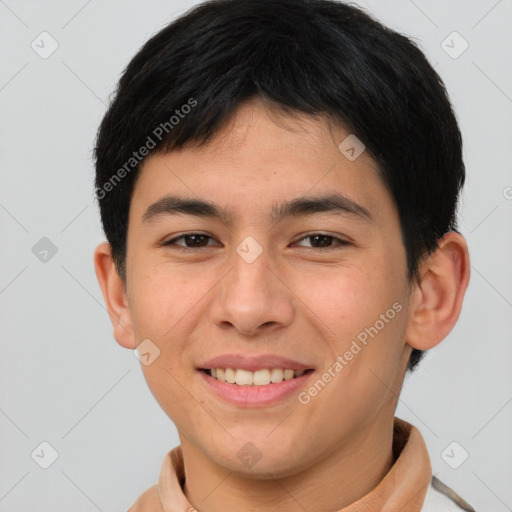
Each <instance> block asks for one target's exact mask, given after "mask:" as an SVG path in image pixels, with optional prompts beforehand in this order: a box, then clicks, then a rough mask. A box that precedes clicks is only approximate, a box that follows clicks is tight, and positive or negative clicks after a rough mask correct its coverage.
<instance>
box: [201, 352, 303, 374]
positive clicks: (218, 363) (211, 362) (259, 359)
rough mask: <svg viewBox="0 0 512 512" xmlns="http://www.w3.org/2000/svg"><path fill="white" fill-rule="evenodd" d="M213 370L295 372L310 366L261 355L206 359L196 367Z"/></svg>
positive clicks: (225, 355)
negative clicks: (281, 370) (276, 370)
mask: <svg viewBox="0 0 512 512" xmlns="http://www.w3.org/2000/svg"><path fill="white" fill-rule="evenodd" d="M214 368H233V369H236V368H240V369H241V370H248V371H251V372H255V371H256V370H261V369H267V368H268V369H272V368H282V369H283V370H287V369H290V370H296V371H299V370H309V369H312V367H311V366H310V365H306V364H303V363H300V362H298V361H294V360H293V359H289V358H287V357H282V356H277V355H272V354H261V355H257V356H250V355H247V354H246V355H241V354H240V355H237V354H224V355H219V356H216V357H213V358H212V359H208V360H207V361H205V362H203V363H201V364H200V365H199V366H198V369H200V370H211V369H214Z"/></svg>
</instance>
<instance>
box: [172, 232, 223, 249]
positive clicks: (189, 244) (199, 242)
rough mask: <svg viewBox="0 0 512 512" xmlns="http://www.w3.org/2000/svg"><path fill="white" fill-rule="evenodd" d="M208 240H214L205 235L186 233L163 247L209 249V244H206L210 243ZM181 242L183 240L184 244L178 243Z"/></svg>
mask: <svg viewBox="0 0 512 512" xmlns="http://www.w3.org/2000/svg"><path fill="white" fill-rule="evenodd" d="M208 239H210V240H213V238H212V237H211V236H209V235H205V234H204V233H185V234H184V235H181V236H178V237H176V238H173V239H172V240H169V241H167V242H164V243H163V244H162V245H164V246H170V245H176V246H180V247H184V248H185V249H201V248H203V247H208V245H209V244H208V243H205V242H207V241H208ZM179 240H183V241H184V244H183V243H178V241H179Z"/></svg>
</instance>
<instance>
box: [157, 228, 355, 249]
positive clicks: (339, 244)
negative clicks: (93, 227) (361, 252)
mask: <svg viewBox="0 0 512 512" xmlns="http://www.w3.org/2000/svg"><path fill="white" fill-rule="evenodd" d="M192 236H203V237H206V238H209V239H211V240H213V237H211V236H210V235H207V234H205V233H198V232H195V231H194V232H191V233H184V234H183V235H180V236H178V237H176V238H173V239H172V240H169V241H167V242H164V243H163V244H162V245H163V246H164V247H169V246H172V245H174V246H175V247H174V248H175V249H176V250H178V251H181V252H190V251H194V252H197V251H200V250H202V249H207V248H208V247H212V246H209V245H206V246H204V247H186V246H179V245H177V244H176V243H175V242H176V241H177V240H181V239H182V238H187V237H192ZM315 236H323V237H326V238H330V239H332V240H333V241H336V243H337V245H336V246H329V247H306V249H311V250H313V251H315V250H316V251H318V250H320V251H324V252H325V251H326V250H334V249H336V248H340V247H344V246H347V245H349V242H346V241H345V240H342V239H341V238H337V237H335V236H333V235H327V234H325V233H310V234H308V235H306V236H304V237H302V238H301V239H300V240H298V242H302V241H303V240H305V239H307V238H313V237H315Z"/></svg>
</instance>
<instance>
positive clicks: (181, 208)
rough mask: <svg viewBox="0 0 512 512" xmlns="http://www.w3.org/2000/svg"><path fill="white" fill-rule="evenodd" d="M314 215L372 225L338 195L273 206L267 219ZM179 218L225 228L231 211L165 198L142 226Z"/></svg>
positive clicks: (367, 215)
mask: <svg viewBox="0 0 512 512" xmlns="http://www.w3.org/2000/svg"><path fill="white" fill-rule="evenodd" d="M316 213H328V214H334V215H340V214H341V215H348V216H351V217H354V218H357V219H359V220H364V221H367V222H372V221H373V217H372V215H371V213H370V211H369V210H368V209H367V208H365V207H364V206H362V205H361V204H359V203H357V202H356V201H354V200H353V199H350V198H348V197H346V196H344V195H342V194H338V193H335V194H328V195H323V196H308V197H300V198H297V199H292V200H291V201H287V202H285V203H281V204H277V205H274V206H273V207H272V209H271V214H270V215H271V217H272V220H273V221H274V222H276V223H277V222H280V221H281V220H283V219H285V218H288V217H299V216H304V215H314V214H316ZM179 214H184V215H193V216H195V217H202V218H212V219H218V220H220V221H221V222H223V223H224V224H226V225H228V226H229V225H232V224H233V222H234V217H235V216H234V213H233V211H232V210H230V209H227V208H223V207H221V206H219V205H217V204H215V203H213V202H211V201H207V200H203V199H191V198H184V197H178V196H172V195H165V196H164V197H162V198H160V199H159V200H158V201H156V202H155V203H153V204H152V205H150V206H149V207H148V209H147V210H146V212H145V213H144V215H143V216H142V223H143V224H147V223H150V222H152V221H153V220H155V219H157V218H159V217H162V216H167V215H179Z"/></svg>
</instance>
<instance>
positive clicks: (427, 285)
mask: <svg viewBox="0 0 512 512" xmlns="http://www.w3.org/2000/svg"><path fill="white" fill-rule="evenodd" d="M469 273H470V263H469V253H468V247H467V244H466V240H465V239H464V237H463V236H462V235H460V234H458V233H455V232H453V231H451V232H449V233H447V234H446V235H445V236H444V237H443V238H442V239H441V240H440V242H439V245H438V248H437V249H436V250H435V252H434V253H432V254H431V255H430V256H429V257H428V258H426V259H425V261H423V262H422V264H421V265H420V276H421V281H420V282H419V283H416V284H415V285H414V288H413V291H412V293H411V302H410V305H411V313H410V318H409V324H408V326H407V331H406V337H405V340H406V342H407V344H408V345H410V346H411V347H413V348H417V349H419V350H428V349H430V348H432V347H435V346H436V345H437V344H438V343H440V342H441V341H442V340H443V339H444V338H445V337H446V336H447V335H448V333H449V332H450V331H451V330H452V328H453V326H454V325H455V323H456V322H457V319H458V318H459V314H460V310H461V308H462V301H463V299H464V294H465V293H466V288H467V286H468V282H469Z"/></svg>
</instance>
